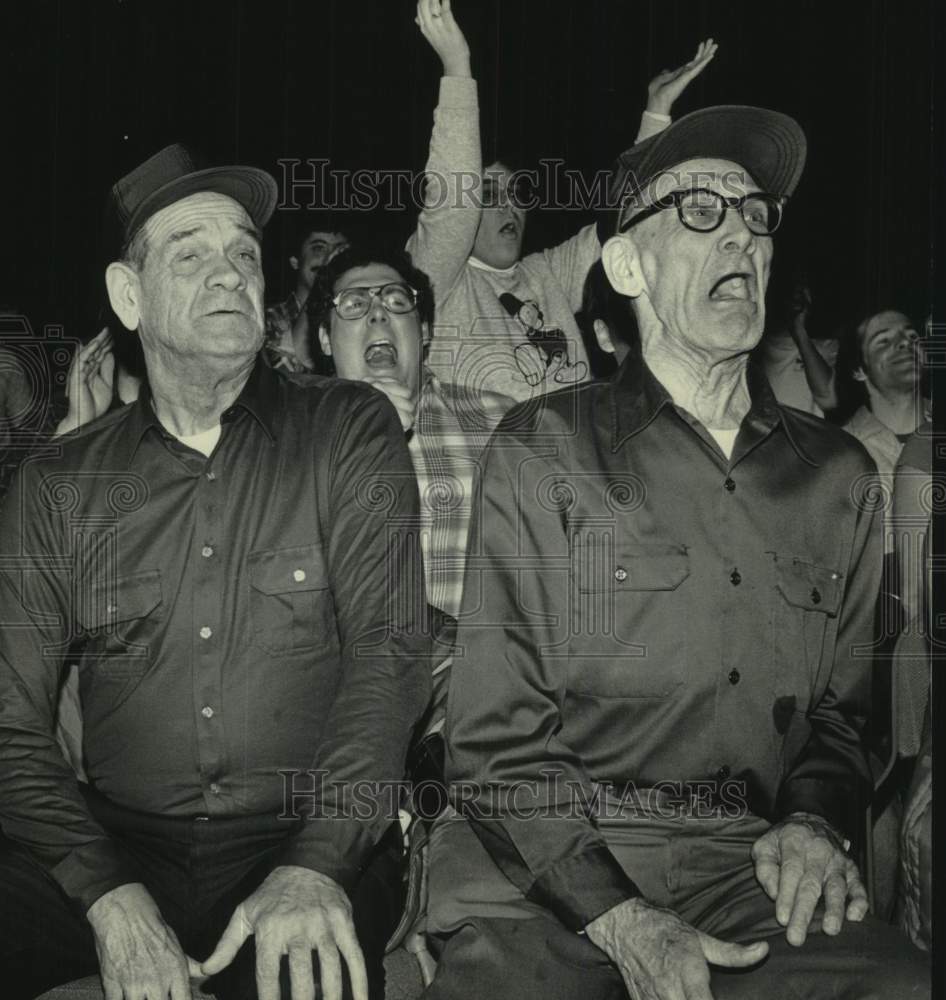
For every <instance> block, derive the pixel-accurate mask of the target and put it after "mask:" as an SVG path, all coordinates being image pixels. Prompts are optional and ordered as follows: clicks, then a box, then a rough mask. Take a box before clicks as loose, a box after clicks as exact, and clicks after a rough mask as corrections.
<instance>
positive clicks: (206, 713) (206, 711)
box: [200, 674, 732, 719]
mask: <svg viewBox="0 0 946 1000" xmlns="http://www.w3.org/2000/svg"><path fill="white" fill-rule="evenodd" d="M729 676H730V677H732V674H730V675H729ZM200 714H201V715H202V716H203V717H204V718H205V719H212V718H213V717H214V710H213V709H212V708H211V707H210V706H209V705H204V707H203V708H202V709H201V710H200Z"/></svg>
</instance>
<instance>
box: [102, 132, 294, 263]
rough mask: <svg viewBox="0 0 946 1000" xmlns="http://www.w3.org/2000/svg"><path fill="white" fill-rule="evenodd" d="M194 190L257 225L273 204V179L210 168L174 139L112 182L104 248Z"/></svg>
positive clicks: (252, 170)
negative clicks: (238, 209) (217, 197)
mask: <svg viewBox="0 0 946 1000" xmlns="http://www.w3.org/2000/svg"><path fill="white" fill-rule="evenodd" d="M200 191H215V192H216V193H218V194H225V195H228V196H229V197H230V198H232V199H233V200H234V201H236V202H238V203H239V204H241V205H242V206H243V207H244V208H245V209H246V211H247V213H248V215H249V216H250V218H251V219H252V220H253V222H254V223H256V225H257V226H258V227H259V228H260V229H262V228H263V226H265V225H266V223H267V222H268V221H269V218H270V216H271V215H272V214H273V209H274V208H275V207H276V201H277V198H278V197H279V192H278V190H277V187H276V181H275V180H274V179H273V177H272V176H271V175H270V174H268V173H267V172H266V171H265V170H259V169H258V168H256V167H239V166H212V165H211V164H210V163H209V162H208V161H207V159H206V158H205V157H204V156H202V155H201V154H200V153H198V152H196V151H195V150H193V149H190V148H188V147H187V146H183V145H181V144H180V143H174V144H173V145H171V146H165V148H164V149H162V150H161V151H160V152H158V153H155V154H154V156H152V157H150V158H149V159H147V160H145V161H144V163H142V164H140V165H139V166H137V167H135V169H134V170H132V171H131V172H130V173H127V174H125V176H124V177H122V178H121V179H120V180H118V181H116V182H115V183H114V184H113V185H112V189H111V191H110V193H109V198H108V206H107V210H106V225H107V228H108V230H109V233H108V236H107V239H108V246H109V250H110V252H112V253H116V254H117V253H119V252H120V251H121V249H122V248H123V247H125V246H127V245H128V243H129V241H130V240H131V238H132V237H133V236H134V235H135V233H136V232H138V230H139V229H140V228H141V227H142V226H143V225H144V224H145V222H147V221H148V219H149V218H151V216H152V215H154V214H155V213H156V212H159V211H160V210H161V209H162V208H167V207H168V205H172V204H173V203H174V202H176V201H180V200H181V198H186V197H188V195H192V194H197V193H198V192H200Z"/></svg>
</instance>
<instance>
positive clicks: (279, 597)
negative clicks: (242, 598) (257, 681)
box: [247, 545, 335, 653]
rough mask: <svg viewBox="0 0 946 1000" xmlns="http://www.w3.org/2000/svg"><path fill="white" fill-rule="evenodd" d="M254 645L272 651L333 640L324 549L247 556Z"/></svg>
mask: <svg viewBox="0 0 946 1000" xmlns="http://www.w3.org/2000/svg"><path fill="white" fill-rule="evenodd" d="M247 567H248V570H249V579H250V617H251V619H252V625H253V638H254V641H255V642H256V643H257V644H258V645H260V646H262V647H263V648H264V649H268V650H269V651H270V652H273V653H278V652H285V651H287V650H291V649H308V648H311V647H313V646H316V645H318V644H320V643H325V642H329V641H334V637H335V627H334V612H333V606H332V594H331V590H330V589H329V580H328V569H327V567H326V564H325V556H324V553H323V551H322V546H321V545H300V546H296V547H294V548H288V549H272V550H268V551H261V552H252V553H250V555H249V556H248V557H247Z"/></svg>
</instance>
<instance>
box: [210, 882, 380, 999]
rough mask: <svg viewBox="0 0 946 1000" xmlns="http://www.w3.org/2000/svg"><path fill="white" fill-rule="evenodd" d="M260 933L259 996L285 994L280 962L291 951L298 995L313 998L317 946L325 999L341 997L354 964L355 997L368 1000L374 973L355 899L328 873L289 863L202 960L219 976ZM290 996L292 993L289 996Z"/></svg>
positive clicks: (293, 983)
mask: <svg viewBox="0 0 946 1000" xmlns="http://www.w3.org/2000/svg"><path fill="white" fill-rule="evenodd" d="M251 934H253V935H255V936H256V988H257V992H258V994H259V1000H280V997H279V962H280V958H281V956H283V955H288V956H289V978H290V983H291V986H292V1000H312V998H313V997H314V996H315V982H314V979H313V976H312V952H313V951H316V952H318V956H319V973H320V977H321V984H322V993H321V997H322V998H323V1000H341V997H342V968H341V962H340V961H339V955H341V957H342V958H344V959H345V964H346V965H347V966H348V976H349V979H350V980H351V990H352V997H353V998H354V1000H368V975H367V972H366V971H365V960H364V957H363V956H362V954H361V948H360V946H359V944H358V939H357V937H356V936H355V925H354V923H353V921H352V912H351V903H350V902H349V901H348V897H347V896H346V895H345V892H344V890H343V889H342V887H341V886H340V885H339V884H338V883H337V882H335V881H334V880H333V879H330V878H329V877H328V876H327V875H322V874H321V873H319V872H316V871H312V870H311V869H309V868H300V867H297V866H295V865H284V866H281V867H279V868H275V869H273V871H272V872H271V873H270V874H269V876H268V877H267V878H266V881H265V882H263V884H262V885H261V886H260V887H259V888H258V889H257V890H256V892H254V893H253V894H252V895H251V896H248V897H247V898H246V899H245V900H244V901H243V902H242V903H240V905H239V906H238V907H237V908H236V910H235V911H234V913H233V916H232V917H231V919H230V923H229V924H227V928H226V930H225V931H224V932H223V936H222V937H221V938H220V941H219V942H218V943H217V947H216V948H215V949H214V952H213V954H212V955H211V956H210V957H209V958H208V959H207V960H206V961H205V962H203V963H202V964H201V971H202V973H203V975H205V976H214V975H216V974H217V973H218V972H220V971H221V969H225V968H226V967H227V966H228V965H229V964H230V963H231V962H232V961H233V959H234V958H235V957H236V954H237V952H238V951H239V950H240V947H241V945H242V944H243V942H244V941H245V940H246V939H247V938H248V937H249V936H250V935H251ZM284 1000H288V998H284Z"/></svg>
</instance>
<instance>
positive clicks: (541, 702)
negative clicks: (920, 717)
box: [446, 362, 881, 928]
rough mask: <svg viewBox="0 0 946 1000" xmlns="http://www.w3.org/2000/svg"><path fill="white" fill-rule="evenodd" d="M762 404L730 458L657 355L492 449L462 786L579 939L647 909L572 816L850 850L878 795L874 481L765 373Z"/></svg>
mask: <svg viewBox="0 0 946 1000" xmlns="http://www.w3.org/2000/svg"><path fill="white" fill-rule="evenodd" d="M749 390H750V395H751V400H752V403H751V409H750V410H749V412H748V413H747V415H746V416H745V418H744V419H743V421H742V424H741V427H740V429H739V433H738V436H737V438H736V441H735V446H734V449H733V453H732V457H731V458H730V459H728V460H727V458H726V457H725V455H724V454H723V453H722V451H720V449H719V448H718V446H717V445H716V443H715V441H714V440H713V438H712V437H711V436H710V435H709V434H708V433H707V432H706V430H705V429H703V428H702V427H701V425H700V424H699V423H698V421H696V420H695V419H694V418H693V417H691V416H689V415H687V414H686V413H685V412H684V411H682V410H680V409H678V408H677V407H676V406H675V405H674V404H673V402H672V400H671V399H670V397H669V396H668V394H667V392H666V391H665V390H664V388H663V387H662V386H661V385H660V383H659V382H657V381H656V379H655V378H654V377H653V376H652V374H651V373H650V372H649V370H648V369H647V367H646V366H645V365H643V364H642V363H640V362H639V363H638V364H637V365H629V366H626V367H625V368H624V369H622V370H621V371H620V372H619V373H618V374H617V375H616V376H615V379H614V380H613V381H612V382H608V383H596V384H591V385H586V386H582V387H581V388H578V389H575V390H568V391H563V392H561V393H556V394H554V395H552V396H550V397H547V398H546V399H544V400H543V405H542V407H541V408H540V409H539V410H538V413H537V414H536V409H537V408H536V407H532V410H531V412H530V411H529V410H525V409H523V408H518V409H517V410H514V411H512V412H511V413H510V414H509V415H507V417H506V418H505V419H504V421H503V423H502V424H501V425H500V427H499V430H498V431H497V433H496V435H495V436H494V438H493V440H492V442H491V444H490V446H489V448H488V449H487V452H486V456H485V459H484V474H483V481H482V490H481V495H480V506H479V508H478V510H476V511H475V512H474V516H473V527H472V537H471V543H470V550H469V553H468V559H467V573H466V580H465V589H464V599H463V612H462V616H461V620H460V628H459V633H458V636H457V654H456V660H455V663H454V666H453V674H452V678H451V687H450V693H449V698H448V709H447V725H446V733H447V743H448V756H447V773H448V777H449V778H450V779H452V780H453V781H455V782H458V785H457V786H455V794H456V796H457V797H458V798H459V799H462V800H463V801H464V802H465V803H466V804H467V807H466V808H465V809H464V811H465V812H466V813H467V815H469V816H474V815H476V812H474V811H473V810H476V811H478V814H479V818H478V819H476V820H475V822H473V826H474V829H475V830H476V832H477V834H478V835H479V836H480V839H481V840H482V842H483V844H484V846H485V847H486V848H487V850H488V851H489V853H490V854H491V855H492V858H493V860H494V861H495V862H496V863H497V864H498V865H499V867H500V868H501V869H502V871H503V872H504V873H505V874H506V876H508V878H509V879H510V880H511V881H512V882H513V883H514V884H515V885H516V886H517V887H518V888H519V889H520V890H521V891H522V892H523V893H524V894H525V895H526V897H527V898H528V899H530V900H531V901H533V902H538V903H540V904H542V905H545V906H548V907H550V908H551V909H552V910H554V911H555V912H556V913H557V914H558V916H559V917H560V918H561V919H562V920H563V921H564V922H565V923H566V924H567V925H569V926H572V927H575V928H580V927H583V926H585V925H586V924H587V923H588V922H589V921H590V920H592V919H594V917H596V916H598V915H599V914H600V913H602V912H604V911H605V910H607V909H609V908H610V907H611V906H614V905H616V904H617V903H619V902H621V901H622V900H623V899H626V898H629V897H630V896H632V895H634V894H636V888H635V885H634V882H633V874H634V873H633V871H632V870H631V871H629V872H627V871H625V869H624V868H623V867H622V866H620V865H619V864H618V863H617V861H616V859H615V858H614V856H613V855H612V854H611V853H610V852H609V850H608V848H607V845H606V843H605V840H604V839H603V837H602V836H601V834H600V833H599V831H598V829H597V828H596V825H595V822H594V818H593V816H592V815H587V814H586V812H585V811H583V809H584V807H582V809H580V810H579V812H578V813H577V814H576V813H575V812H574V809H573V808H572V807H573V805H574V803H575V802H578V803H579V805H581V802H582V799H583V800H584V802H585V803H593V802H594V801H595V789H596V787H597V788H598V791H599V792H600V785H614V786H616V789H617V794H618V795H625V794H626V791H627V789H626V786H627V783H633V784H634V785H635V786H636V788H637V789H638V790H640V789H644V788H650V789H653V788H661V789H664V790H667V789H670V790H671V791H676V790H677V789H678V788H679V789H685V788H686V787H689V788H690V789H691V790H692V789H694V788H695V789H699V790H700V792H699V798H698V802H699V801H704V802H705V803H710V802H715V803H716V804H717V806H718V805H719V804H720V803H722V805H723V806H728V807H729V808H732V809H734V810H735V811H736V813H737V814H738V811H739V809H740V807H741V804H742V805H744V806H745V807H746V808H747V810H748V811H749V812H751V813H753V814H755V815H761V816H763V817H767V818H771V819H775V818H778V817H780V816H784V815H785V814H787V813H789V812H792V811H795V810H809V811H812V812H816V813H819V814H821V815H823V816H825V817H827V818H828V819H830V820H831V821H832V822H834V823H835V824H836V825H837V826H839V827H840V828H841V829H842V830H845V831H847V832H848V835H850V831H851V830H852V828H856V826H857V823H858V817H859V810H860V809H861V808H862V807H863V804H864V803H865V802H866V795H867V794H868V791H869V783H868V782H869V771H868V768H867V763H866V759H865V754H864V751H863V749H862V741H861V731H862V727H863V723H864V721H865V714H864V713H865V706H866V703H867V695H868V687H869V669H868V668H869V664H870V658H869V645H868V644H869V642H870V639H871V634H872V621H873V613H874V608H875V600H876V595H877V591H878V586H879V576H880V568H881V549H880V542H881V537H880V524H879V520H880V519H879V516H878V515H877V514H876V512H875V511H874V509H873V506H874V505H873V504H872V503H871V501H872V500H873V501H876V499H877V498H876V495H875V494H873V493H872V491H871V489H870V488H869V484H870V483H871V482H872V481H873V465H872V463H871V462H870V459H869V458H868V456H867V455H866V453H865V452H864V451H863V449H862V448H861V447H860V446H858V445H857V444H856V443H854V442H852V441H851V439H850V437H848V436H847V435H846V434H844V433H843V432H842V431H840V430H837V429H835V428H833V427H831V426H829V425H828V424H826V423H824V422H823V421H821V420H819V419H818V418H816V417H811V416H809V415H807V414H802V413H800V412H798V411H793V410H788V409H783V408H782V407H780V406H779V405H778V404H777V403H776V401H775V398H774V396H773V395H772V393H771V390H770V389H769V387H768V384H767V383H766V382H765V380H764V377H762V376H761V374H760V373H759V372H757V371H756V370H755V369H753V368H750V370H749ZM460 783H462V784H460ZM530 783H531V784H530ZM569 783H572V784H571V786H570V787H569ZM668 783H670V784H668ZM684 783H688V785H684ZM504 794H505V796H506V797H505V798H504V797H503V795H504ZM598 801H599V802H600V801H601V800H600V799H599V800H598ZM629 801H631V802H632V800H629V799H627V798H626V797H625V802H629ZM714 807H715V806H714ZM537 815H538V816H540V817H541V818H538V819H537V818H536V817H537ZM550 816H552V817H554V818H550ZM491 817H492V818H491ZM457 898H458V900H462V899H463V898H464V895H463V890H462V889H460V890H459V891H458V897H457Z"/></svg>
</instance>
